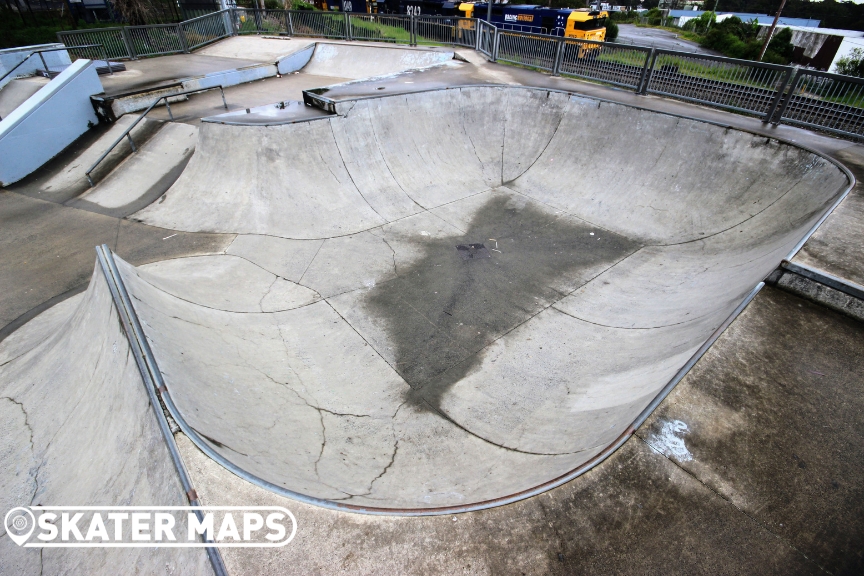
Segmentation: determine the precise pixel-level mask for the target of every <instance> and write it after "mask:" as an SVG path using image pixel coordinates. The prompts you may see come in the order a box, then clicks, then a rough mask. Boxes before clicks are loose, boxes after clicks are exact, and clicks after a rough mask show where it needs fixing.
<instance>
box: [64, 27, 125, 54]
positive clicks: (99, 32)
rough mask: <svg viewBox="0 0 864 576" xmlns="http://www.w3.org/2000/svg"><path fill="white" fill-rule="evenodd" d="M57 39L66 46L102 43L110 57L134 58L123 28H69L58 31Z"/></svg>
mask: <svg viewBox="0 0 864 576" xmlns="http://www.w3.org/2000/svg"><path fill="white" fill-rule="evenodd" d="M57 39H58V40H59V41H60V42H62V43H63V44H65V45H66V46H83V45H85V44H102V46H104V47H105V52H106V54H107V56H108V58H113V59H115V60H116V59H118V58H132V54H130V53H129V50H128V49H127V47H126V42H124V40H123V29H122V28H96V29H93V30H68V31H65V32H58V33H57Z"/></svg>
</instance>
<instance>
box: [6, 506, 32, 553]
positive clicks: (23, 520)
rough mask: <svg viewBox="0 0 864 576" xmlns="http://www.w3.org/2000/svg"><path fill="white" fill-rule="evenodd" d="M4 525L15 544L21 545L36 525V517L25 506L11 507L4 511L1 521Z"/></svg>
mask: <svg viewBox="0 0 864 576" xmlns="http://www.w3.org/2000/svg"><path fill="white" fill-rule="evenodd" d="M3 523H4V524H5V525H6V533H7V534H8V535H9V537H10V538H11V539H12V541H13V542H15V544H17V545H18V546H21V545H22V544H24V542H26V541H27V539H28V538H29V537H30V535H31V534H32V533H33V529H34V528H35V527H36V517H35V516H33V512H31V511H30V510H28V509H27V508H20V507H19V508H13V509H12V510H10V511H9V512H7V513H6V518H5V520H4V522H3Z"/></svg>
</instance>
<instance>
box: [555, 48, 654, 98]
mask: <svg viewBox="0 0 864 576" xmlns="http://www.w3.org/2000/svg"><path fill="white" fill-rule="evenodd" d="M559 46H560V47H559V53H560V56H559V57H558V63H557V66H556V67H555V69H554V70H553V72H554V73H555V74H566V75H567V76H576V77H578V78H585V79H587V80H598V81H601V82H605V83H607V84H614V85H616V86H622V87H624V88H632V89H633V90H638V89H639V88H640V87H641V86H642V82H643V81H644V78H645V75H646V74H647V71H648V64H649V63H650V61H651V49H650V48H641V47H638V46H628V47H623V46H618V45H616V44H610V43H607V42H594V41H591V40H578V41H576V40H566V39H561V40H559Z"/></svg>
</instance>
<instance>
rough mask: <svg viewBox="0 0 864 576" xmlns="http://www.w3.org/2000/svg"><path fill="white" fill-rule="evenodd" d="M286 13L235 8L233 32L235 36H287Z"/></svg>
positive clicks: (288, 27) (284, 11)
mask: <svg viewBox="0 0 864 576" xmlns="http://www.w3.org/2000/svg"><path fill="white" fill-rule="evenodd" d="M288 12H289V11H288V10H259V9H253V8H235V9H234V13H235V17H234V31H235V33H237V34H272V35H280V34H287V33H289V31H290V25H289V20H288Z"/></svg>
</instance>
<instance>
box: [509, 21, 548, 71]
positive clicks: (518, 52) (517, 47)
mask: <svg viewBox="0 0 864 576" xmlns="http://www.w3.org/2000/svg"><path fill="white" fill-rule="evenodd" d="M557 52H558V38H556V37H554V36H542V35H539V34H524V33H521V32H504V31H501V30H499V31H498V53H497V54H494V55H493V58H496V59H497V60H500V61H501V62H510V63H511V64H519V65H521V66H530V67H532V68H539V69H541V70H548V71H549V72H553V71H554V70H555V56H556V55H557Z"/></svg>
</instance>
